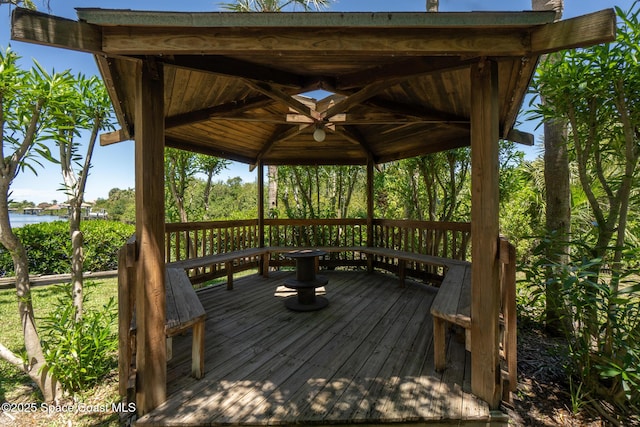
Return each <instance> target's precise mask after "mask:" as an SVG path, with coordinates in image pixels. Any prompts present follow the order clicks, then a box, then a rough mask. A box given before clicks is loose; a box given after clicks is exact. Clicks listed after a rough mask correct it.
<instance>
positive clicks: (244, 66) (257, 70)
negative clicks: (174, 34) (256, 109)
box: [163, 55, 309, 90]
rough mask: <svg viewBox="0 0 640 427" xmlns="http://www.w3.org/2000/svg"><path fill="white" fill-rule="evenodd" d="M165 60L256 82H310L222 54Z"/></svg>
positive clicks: (298, 85)
mask: <svg viewBox="0 0 640 427" xmlns="http://www.w3.org/2000/svg"><path fill="white" fill-rule="evenodd" d="M163 62H165V63H166V64H171V65H173V66H176V67H179V68H185V69H188V70H194V71H199V72H204V73H211V74H218V75H221V76H226V77H240V78H243V79H246V80H252V81H256V82H264V83H267V84H276V85H280V86H288V87H291V88H295V89H298V90H299V89H301V88H303V87H305V86H307V85H308V84H309V82H308V79H307V78H305V77H302V76H300V75H298V74H294V73H289V72H286V71H282V70H278V69H275V68H272V67H266V66H264V65H260V64H254V63H252V62H248V61H242V60H239V59H234V58H229V57H226V56H222V55H207V56H204V55H178V56H173V57H171V58H166V59H163Z"/></svg>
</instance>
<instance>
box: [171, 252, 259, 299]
mask: <svg viewBox="0 0 640 427" xmlns="http://www.w3.org/2000/svg"><path fill="white" fill-rule="evenodd" d="M267 253H268V248H249V249H240V250H237V251H230V252H224V253H220V254H212V255H206V256H202V257H197V258H189V259H185V260H180V261H173V262H169V263H167V265H166V266H167V268H177V269H182V270H191V269H195V268H202V267H209V266H213V265H216V264H224V265H225V270H226V272H227V289H229V290H231V289H233V273H234V272H235V269H234V262H235V261H238V260H243V259H244V260H246V259H251V258H255V257H262V256H264V255H265V254H267Z"/></svg>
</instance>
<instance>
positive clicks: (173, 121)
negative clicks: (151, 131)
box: [164, 95, 274, 129]
mask: <svg viewBox="0 0 640 427" xmlns="http://www.w3.org/2000/svg"><path fill="white" fill-rule="evenodd" d="M273 102H274V101H273V99H272V98H270V97H268V96H264V95H260V96H255V97H253V98H247V99H243V100H241V101H238V102H229V103H227V104H221V105H216V106H213V107H208V108H204V109H202V110H196V111H191V112H188V113H184V114H179V115H176V116H171V117H167V118H166V119H165V123H164V126H165V129H171V128H174V127H178V126H185V125H190V124H192V123H197V122H203V121H206V120H209V119H211V118H212V117H220V118H224V117H226V116H233V115H236V114H241V113H243V112H245V111H249V110H252V109H254V108H261V107H264V106H266V105H269V104H271V103H273Z"/></svg>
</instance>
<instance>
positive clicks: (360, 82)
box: [336, 56, 477, 91]
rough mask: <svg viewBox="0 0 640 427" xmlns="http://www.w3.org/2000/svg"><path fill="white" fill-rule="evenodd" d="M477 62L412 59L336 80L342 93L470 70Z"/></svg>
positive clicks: (424, 58) (425, 58)
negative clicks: (367, 86)
mask: <svg viewBox="0 0 640 427" xmlns="http://www.w3.org/2000/svg"><path fill="white" fill-rule="evenodd" d="M476 61H477V59H461V58H460V57H457V56H452V57H445V58H438V60H437V61H434V60H433V58H429V57H420V58H410V59H405V60H402V61H398V62H393V63H391V64H385V65H380V66H376V67H372V68H368V69H366V70H362V71H356V72H354V73H350V74H345V75H342V76H339V77H338V78H337V79H336V87H337V89H338V90H341V91H342V90H348V89H353V88H358V87H362V86H366V85H369V84H373V83H378V82H380V81H389V80H395V79H401V80H405V79H408V78H413V77H419V76H425V75H429V74H433V73H445V72H447V71H456V70H460V69H465V68H469V66H470V65H471V64H472V63H474V62H476Z"/></svg>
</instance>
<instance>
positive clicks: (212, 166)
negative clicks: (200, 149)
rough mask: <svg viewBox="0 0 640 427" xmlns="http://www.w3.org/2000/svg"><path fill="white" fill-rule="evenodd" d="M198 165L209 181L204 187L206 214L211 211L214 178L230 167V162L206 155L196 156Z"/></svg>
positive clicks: (206, 181)
mask: <svg viewBox="0 0 640 427" xmlns="http://www.w3.org/2000/svg"><path fill="white" fill-rule="evenodd" d="M196 164H197V167H198V171H200V172H202V173H203V174H204V175H205V176H206V177H207V179H206V180H205V187H204V194H203V199H204V210H205V213H206V212H208V211H209V196H210V194H211V187H212V185H213V177H214V176H216V175H217V174H219V173H220V172H221V171H222V170H223V169H225V168H226V167H227V166H228V165H229V161H228V160H225V159H221V158H219V157H213V156H207V155H204V154H196Z"/></svg>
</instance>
